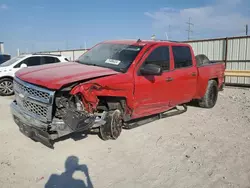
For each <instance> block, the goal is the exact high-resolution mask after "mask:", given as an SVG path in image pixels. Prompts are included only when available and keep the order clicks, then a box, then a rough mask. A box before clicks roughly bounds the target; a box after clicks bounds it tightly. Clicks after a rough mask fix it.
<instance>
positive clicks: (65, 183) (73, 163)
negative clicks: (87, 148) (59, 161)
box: [45, 156, 93, 188]
mask: <svg viewBox="0 0 250 188" xmlns="http://www.w3.org/2000/svg"><path fill="white" fill-rule="evenodd" d="M78 163H79V159H78V157H76V156H70V157H68V158H67V160H66V161H65V172H63V173H62V174H60V175H58V174H52V175H51V176H50V178H49V180H48V182H47V183H46V184H45V188H54V187H58V188H70V187H72V188H93V184H92V182H91V179H90V176H89V170H88V167H87V165H85V164H82V165H80V164H78ZM76 171H80V172H82V173H83V174H84V175H85V177H86V182H85V181H84V180H81V179H74V178H73V174H74V173H75V172H76Z"/></svg>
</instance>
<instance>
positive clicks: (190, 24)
mask: <svg viewBox="0 0 250 188" xmlns="http://www.w3.org/2000/svg"><path fill="white" fill-rule="evenodd" d="M187 24H188V29H187V30H186V31H187V32H188V40H190V34H191V33H193V31H192V30H191V26H194V24H193V23H191V18H190V17H189V20H188V22H187Z"/></svg>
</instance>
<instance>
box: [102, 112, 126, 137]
mask: <svg viewBox="0 0 250 188" xmlns="http://www.w3.org/2000/svg"><path fill="white" fill-rule="evenodd" d="M122 124H123V121H122V113H121V111H120V110H115V111H111V112H109V113H108V116H107V117H106V123H105V124H104V125H102V126H101V127H100V134H99V136H100V137H101V139H102V140H110V139H111V140H116V139H117V138H118V137H119V136H120V134H121V132H122Z"/></svg>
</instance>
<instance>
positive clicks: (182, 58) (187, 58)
mask: <svg viewBox="0 0 250 188" xmlns="http://www.w3.org/2000/svg"><path fill="white" fill-rule="evenodd" d="M172 51H173V57H174V68H175V69H180V68H186V67H192V66H193V60H192V54H191V50H190V48H189V47H188V46H172Z"/></svg>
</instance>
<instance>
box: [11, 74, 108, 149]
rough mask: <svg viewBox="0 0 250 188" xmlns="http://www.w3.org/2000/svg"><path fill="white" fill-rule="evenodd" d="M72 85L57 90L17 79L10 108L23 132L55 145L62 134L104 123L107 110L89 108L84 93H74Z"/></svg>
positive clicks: (80, 130) (93, 127) (44, 142)
mask: <svg viewBox="0 0 250 188" xmlns="http://www.w3.org/2000/svg"><path fill="white" fill-rule="evenodd" d="M72 88H73V86H71V87H68V88H64V89H62V90H60V91H57V92H54V91H51V90H48V89H44V88H41V87H38V86H35V85H32V84H29V83H26V82H23V81H22V80H19V79H17V78H15V80H14V90H15V100H14V101H13V102H12V104H11V110H12V114H13V118H14V121H15V122H16V124H17V125H18V126H19V128H20V131H21V132H22V133H24V134H25V135H26V136H28V137H30V138H32V139H33V140H36V141H40V142H42V143H43V144H45V145H47V146H49V147H53V144H52V141H53V140H56V139H58V138H60V137H62V136H65V135H68V134H70V133H73V132H83V131H87V130H90V129H95V128H99V127H100V126H101V125H104V124H105V123H106V121H105V119H106V117H107V111H105V110H102V109H100V110H98V111H93V112H89V111H87V110H86V108H85V105H84V103H83V96H81V95H80V94H75V95H73V94H71V93H70V91H71V90H72Z"/></svg>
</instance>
